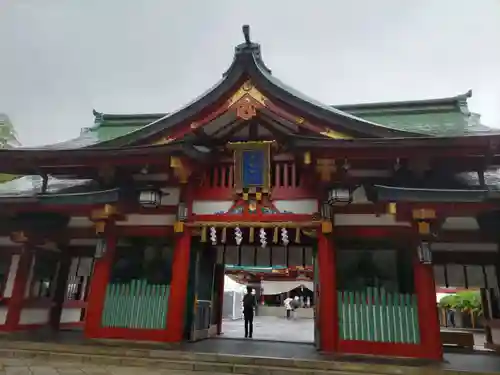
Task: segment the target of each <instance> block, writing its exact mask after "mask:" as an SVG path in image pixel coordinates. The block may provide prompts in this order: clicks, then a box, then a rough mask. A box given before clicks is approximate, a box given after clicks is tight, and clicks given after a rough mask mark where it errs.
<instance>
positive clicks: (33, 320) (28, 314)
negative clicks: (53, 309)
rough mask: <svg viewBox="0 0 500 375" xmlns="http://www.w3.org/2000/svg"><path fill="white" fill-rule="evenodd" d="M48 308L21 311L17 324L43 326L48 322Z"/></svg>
mask: <svg viewBox="0 0 500 375" xmlns="http://www.w3.org/2000/svg"><path fill="white" fill-rule="evenodd" d="M49 311H50V308H35V309H30V308H26V309H22V310H21V316H20V318H19V324H45V323H48V321H49Z"/></svg>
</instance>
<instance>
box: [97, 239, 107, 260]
mask: <svg viewBox="0 0 500 375" xmlns="http://www.w3.org/2000/svg"><path fill="white" fill-rule="evenodd" d="M104 254H106V240H105V239H104V238H99V239H98V240H97V244H96V247H95V255H94V257H95V259H100V258H102V257H103V256H104Z"/></svg>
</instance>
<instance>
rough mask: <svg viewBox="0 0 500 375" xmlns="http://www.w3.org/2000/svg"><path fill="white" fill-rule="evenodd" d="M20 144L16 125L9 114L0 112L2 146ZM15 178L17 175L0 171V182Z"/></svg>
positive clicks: (0, 140) (0, 143) (7, 146)
mask: <svg viewBox="0 0 500 375" xmlns="http://www.w3.org/2000/svg"><path fill="white" fill-rule="evenodd" d="M20 145H21V144H20V143H19V141H18V140H17V133H16V129H14V125H12V122H11V121H10V119H9V118H8V117H7V115H4V114H2V113H0V148H10V147H15V146H20ZM14 178H16V176H12V175H9V174H2V173H0V183H2V182H7V181H10V180H13V179H14Z"/></svg>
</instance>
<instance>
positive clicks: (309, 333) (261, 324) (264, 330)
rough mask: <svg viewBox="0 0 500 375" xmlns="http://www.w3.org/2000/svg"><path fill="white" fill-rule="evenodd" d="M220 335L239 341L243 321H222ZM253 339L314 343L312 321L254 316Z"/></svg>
mask: <svg viewBox="0 0 500 375" xmlns="http://www.w3.org/2000/svg"><path fill="white" fill-rule="evenodd" d="M222 334H223V336H222V337H223V338H237V339H241V338H242V337H243V336H244V335H245V328H244V322H243V320H241V319H239V320H224V321H223V322H222ZM253 338H254V339H255V340H269V341H284V342H300V343H312V342H314V320H313V319H295V320H293V319H290V320H288V319H285V318H281V317H275V316H256V317H255V318H254V321H253Z"/></svg>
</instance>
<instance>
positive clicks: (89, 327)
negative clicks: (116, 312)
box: [84, 224, 116, 338]
mask: <svg viewBox="0 0 500 375" xmlns="http://www.w3.org/2000/svg"><path fill="white" fill-rule="evenodd" d="M105 236H106V237H105V238H106V251H105V252H104V254H103V256H102V258H99V259H96V260H95V262H94V272H93V273H92V278H91V280H90V289H89V295H88V298H87V301H88V302H87V309H86V314H85V329H84V332H85V337H88V338H94V337H99V330H100V328H101V317H102V310H103V309H104V299H105V298H106V288H107V286H108V281H109V277H110V274H111V266H112V264H113V260H114V257H115V250H116V232H115V227H114V225H112V224H108V227H107V228H106V235H105Z"/></svg>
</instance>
